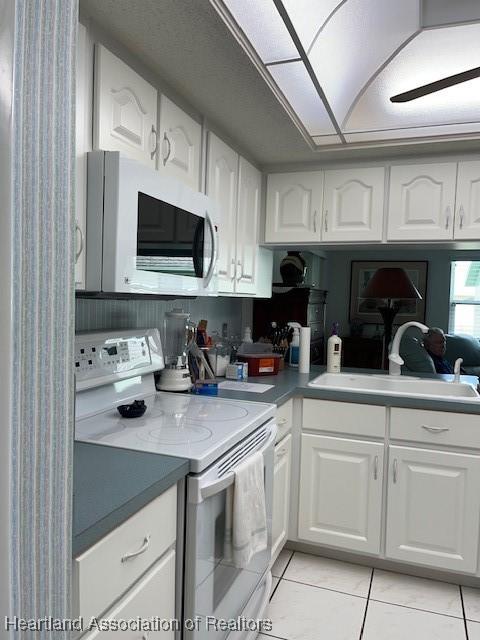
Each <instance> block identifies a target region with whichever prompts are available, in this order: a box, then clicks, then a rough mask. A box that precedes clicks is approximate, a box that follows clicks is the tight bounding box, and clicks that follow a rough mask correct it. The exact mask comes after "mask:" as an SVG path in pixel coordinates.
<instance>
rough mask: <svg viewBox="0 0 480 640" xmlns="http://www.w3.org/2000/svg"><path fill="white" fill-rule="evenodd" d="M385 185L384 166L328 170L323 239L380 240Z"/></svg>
mask: <svg viewBox="0 0 480 640" xmlns="http://www.w3.org/2000/svg"><path fill="white" fill-rule="evenodd" d="M384 185H385V169H384V168H383V167H378V168H377V167H375V168H367V169H343V170H338V171H326V172H325V191H324V197H323V231H322V239H323V240H324V241H327V242H329V241H330V242H362V241H369V242H374V241H380V240H381V239H382V231H383V200H384V197H383V196H384Z"/></svg>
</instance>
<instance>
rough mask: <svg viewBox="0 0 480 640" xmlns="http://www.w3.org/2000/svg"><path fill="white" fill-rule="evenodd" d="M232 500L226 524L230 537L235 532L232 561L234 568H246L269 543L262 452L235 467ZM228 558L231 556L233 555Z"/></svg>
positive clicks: (231, 492) (232, 538) (229, 494)
mask: <svg viewBox="0 0 480 640" xmlns="http://www.w3.org/2000/svg"><path fill="white" fill-rule="evenodd" d="M232 494H233V495H232ZM230 499H231V501H232V505H231V507H230V505H229V504H227V509H226V512H227V517H226V523H225V524H226V534H227V538H228V537H229V535H228V533H229V531H228V530H229V529H230V527H231V532H232V534H231V535H232V537H231V550H232V553H231V560H232V561H233V564H234V566H235V567H238V568H239V569H244V568H245V567H247V566H248V564H249V563H250V560H251V559H252V557H253V556H254V555H255V554H256V553H258V552H259V551H264V550H265V549H266V548H267V544H268V534H267V511H266V506H265V483H264V478H263V454H262V453H261V452H260V451H257V452H256V453H254V454H252V455H251V456H249V457H248V458H247V459H246V460H245V461H243V462H241V463H240V464H239V465H238V466H237V467H236V468H235V482H234V484H233V487H229V491H227V502H228V501H230ZM230 508H231V511H230ZM229 511H230V513H231V516H232V518H231V520H232V521H231V522H230V517H229V516H230V513H229ZM226 546H227V545H226ZM228 546H229V545H228ZM225 555H226V556H227V557H228V555H230V554H225ZM228 559H229V560H230V558H228Z"/></svg>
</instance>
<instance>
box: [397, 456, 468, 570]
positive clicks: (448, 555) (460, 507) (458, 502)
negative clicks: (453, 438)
mask: <svg viewBox="0 0 480 640" xmlns="http://www.w3.org/2000/svg"><path fill="white" fill-rule="evenodd" d="M479 488H480V457H479V456H475V455H467V454H458V453H449V452H445V451H433V450H432V451H431V450H427V449H414V448H413V447H400V446H390V453H389V477H388V506H387V536H386V555H387V557H388V558H392V559H395V560H404V561H406V562H414V563H418V564H423V565H428V566H430V567H435V568H442V569H450V570H454V571H460V572H462V573H475V572H476V568H477V555H478V531H479V514H480V489H479Z"/></svg>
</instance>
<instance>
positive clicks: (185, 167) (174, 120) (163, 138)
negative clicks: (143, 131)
mask: <svg viewBox="0 0 480 640" xmlns="http://www.w3.org/2000/svg"><path fill="white" fill-rule="evenodd" d="M159 142H160V145H161V153H160V157H159V163H158V168H159V170H160V171H162V172H164V173H168V174H169V175H171V176H173V177H174V178H177V179H178V180H181V181H182V182H184V183H185V184H187V185H188V186H189V187H191V188H192V189H194V190H195V191H198V188H199V183H200V151H201V144H202V127H201V125H200V124H199V123H198V122H196V121H195V120H194V119H193V118H191V117H190V116H189V115H187V114H186V113H185V112H184V111H182V109H180V108H179V107H177V105H176V104H174V103H173V102H172V101H171V100H169V99H168V98H167V97H166V96H164V95H162V97H161V101H160V127H159Z"/></svg>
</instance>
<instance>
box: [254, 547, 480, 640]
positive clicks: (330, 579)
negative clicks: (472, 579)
mask: <svg viewBox="0 0 480 640" xmlns="http://www.w3.org/2000/svg"><path fill="white" fill-rule="evenodd" d="M272 574H273V576H274V579H273V585H272V596H271V598H270V605H269V608H268V610H267V614H266V616H267V617H268V618H271V620H272V622H273V629H272V631H269V632H268V633H266V632H264V633H263V634H260V635H259V636H258V638H259V640H269V639H270V640H271V639H272V638H279V639H280V640H321V639H322V638H323V639H325V640H480V588H479V589H472V588H469V587H459V586H458V585H453V584H448V583H446V582H438V581H436V580H427V579H424V578H417V577H414V576H408V575H404V574H401V573H393V572H391V571H381V570H380V569H372V568H370V567H366V566H365V567H364V566H360V565H356V564H350V563H348V562H340V561H337V560H330V559H328V558H321V557H318V556H312V555H309V554H305V553H299V552H295V553H294V552H292V551H288V550H286V549H284V550H283V551H282V552H281V553H280V555H279V557H278V559H277V561H276V562H275V564H274V566H273V568H272Z"/></svg>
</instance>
